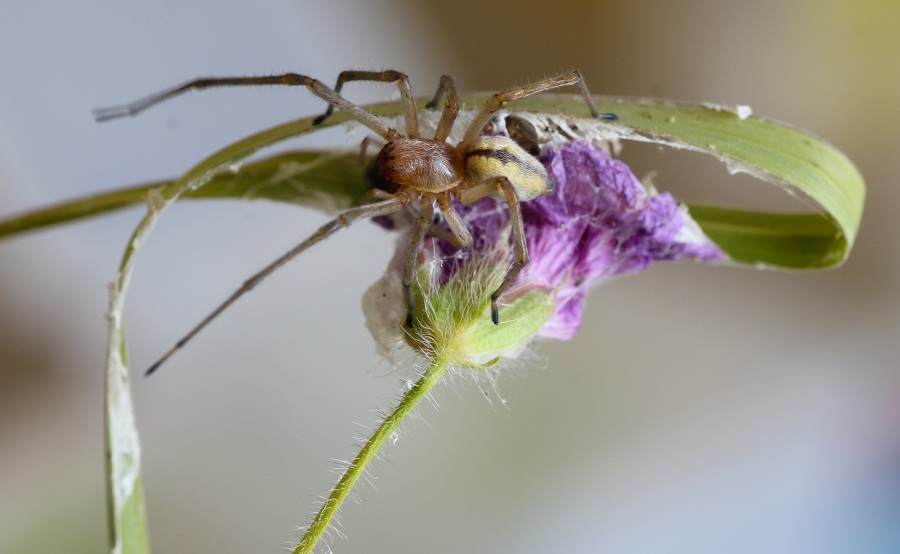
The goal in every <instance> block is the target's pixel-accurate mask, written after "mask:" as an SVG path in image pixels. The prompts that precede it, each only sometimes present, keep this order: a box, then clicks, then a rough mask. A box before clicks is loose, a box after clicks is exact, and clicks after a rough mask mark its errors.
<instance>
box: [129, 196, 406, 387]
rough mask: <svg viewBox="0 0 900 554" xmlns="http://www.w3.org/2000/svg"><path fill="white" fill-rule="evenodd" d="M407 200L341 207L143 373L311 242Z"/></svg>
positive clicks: (393, 198) (394, 208)
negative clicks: (341, 209) (327, 220)
mask: <svg viewBox="0 0 900 554" xmlns="http://www.w3.org/2000/svg"><path fill="white" fill-rule="evenodd" d="M408 202H409V199H408V197H407V196H405V195H396V196H395V195H391V196H390V197H389V198H387V199H385V200H382V201H381V202H378V203H376V204H366V205H363V206H357V207H355V208H350V209H348V210H344V211H343V212H341V213H340V214H338V216H337V217H335V218H334V219H332V220H331V221H329V222H328V223H326V224H325V225H322V226H321V227H319V229H318V230H317V231H316V232H315V233H313V234H312V235H310V236H309V238H307V239H306V240H304V241H303V242H301V243H300V244H298V245H297V246H295V247H294V248H292V249H290V250H289V251H287V252H286V253H285V254H284V255H282V256H281V257H280V258H278V259H277V260H275V261H274V262H272V263H270V264H269V265H267V266H266V267H264V268H263V269H262V270H261V271H259V272H258V273H256V274H255V275H253V276H252V277H250V278H249V279H247V280H246V281H244V283H243V284H242V285H241V287H240V288H239V289H237V290H236V291H234V292H233V293H232V294H231V296H229V297H228V298H227V299H226V300H225V301H224V302H222V304H220V305H219V307H218V308H216V309H215V310H213V311H212V312H211V313H210V314H209V315H208V316H206V317H205V318H204V319H203V321H201V322H200V323H199V324H197V325H196V326H195V327H194V328H193V329H191V331H190V332H189V333H188V334H187V335H185V336H184V337H183V338H181V340H179V341H178V342H177V343H175V346H173V347H172V348H171V349H170V350H169V351H168V352H166V353H165V354H163V356H162V357H161V358H160V359H159V360H157V361H156V363H154V364H153V365H152V366H150V368H149V369H147V371H146V372H145V373H144V375H150V374H151V373H153V372H154V371H156V370H157V368H159V366H161V365H162V364H163V363H165V361H166V360H168V359H169V358H170V357H172V355H173V354H174V353H175V352H177V351H178V350H179V349H181V348H182V347H183V346H184V345H185V344H187V343H188V341H190V340H191V339H192V338H194V336H195V335H196V334H197V333H199V332H200V331H202V330H203V328H204V327H206V326H207V325H208V324H209V323H210V322H211V321H212V320H214V319H215V318H216V317H218V316H219V314H221V313H222V312H223V311H225V309H226V308H228V307H229V306H230V305H231V304H233V303H234V301H235V300H237V299H238V298H240V297H241V296H243V295H244V294H246V293H248V292H250V291H251V290H253V288H254V287H255V286H256V285H258V284H259V283H260V282H261V281H262V280H263V279H265V278H266V277H268V276H269V275H271V274H272V273H274V272H275V270H277V269H278V268H280V267H281V266H283V265H284V264H286V263H287V262H289V261H290V260H291V259H293V258H294V257H296V256H297V255H298V254H300V253H301V252H303V251H304V250H306V249H307V248H309V247H310V246H313V245H314V244H316V243H318V242H320V241H322V240H324V239H326V238H328V237H330V236H331V235H332V234H334V232H335V231H337V230H338V229H343V228H345V227H349V226H350V224H352V223H353V222H355V221H356V220H358V219H364V218H367V217H374V216H379V215H388V214H391V213H394V212H396V211H399V210H401V209H403V208H404V207H405V206H406V205H407V204H408Z"/></svg>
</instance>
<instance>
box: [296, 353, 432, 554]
mask: <svg viewBox="0 0 900 554" xmlns="http://www.w3.org/2000/svg"><path fill="white" fill-rule="evenodd" d="M449 362H450V358H449V356H447V354H446V353H444V352H436V353H435V356H434V357H433V358H432V359H431V365H430V366H429V367H428V369H427V370H425V373H423V374H422V377H420V378H419V380H418V381H416V384H415V385H413V386H412V388H410V389H409V391H408V392H407V393H406V394H405V395H404V396H403V398H402V399H401V400H400V403H399V404H397V407H396V408H394V411H393V412H391V413H390V414H389V415H388V416H387V417H386V418H384V421H382V422H381V424H380V425H379V426H378V429H376V430H375V433H374V434H373V435H372V436H371V437H370V438H369V440H368V441H366V444H365V445H363V447H362V449H361V450H360V451H359V454H357V456H356V459H354V460H353V463H351V464H350V467H349V468H347V471H345V472H344V474H343V475H342V476H341V479H340V480H339V481H338V483H337V485H335V486H334V489H332V491H331V494H330V495H329V496H328V500H326V501H325V504H324V505H323V506H322V508H321V509H320V510H319V513H317V514H316V517H315V518H313V520H312V522H311V523H310V525H309V527H307V529H306V533H304V535H303V538H302V539H301V540H300V544H298V545H297V548H295V549H294V554H310V553H311V552H312V551H313V549H314V548H315V547H316V544H318V542H319V539H321V538H322V535H323V534H324V533H325V531H326V530H327V529H328V526H329V525H331V520H332V519H333V518H334V516H335V515H336V514H337V512H338V510H339V509H340V507H341V505H342V504H343V503H344V500H345V499H346V498H347V496H348V495H349V494H350V491H351V490H352V489H353V486H354V485H355V484H356V482H357V481H358V480H359V478H360V477H361V476H362V475H363V474H364V473H365V471H366V468H367V467H368V466H369V463H370V462H371V461H372V460H373V459H374V458H375V456H376V455H377V454H378V451H379V450H380V449H381V447H382V446H384V443H385V442H386V441H387V440H388V439H389V438H390V437H391V435H393V434H394V432H395V431H396V430H397V427H399V426H400V423H401V422H403V420H404V419H406V416H408V415H409V414H410V412H412V411H413V409H414V408H415V407H416V405H417V404H418V403H419V401H420V400H422V399H423V398H425V396H427V395H428V394H429V393H430V392H431V389H433V388H434V386H435V385H436V384H437V383H438V381H440V379H441V377H443V375H444V372H445V371H446V370H447V367H448V365H449Z"/></svg>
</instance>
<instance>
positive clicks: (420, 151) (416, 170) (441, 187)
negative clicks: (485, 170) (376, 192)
mask: <svg viewBox="0 0 900 554" xmlns="http://www.w3.org/2000/svg"><path fill="white" fill-rule="evenodd" d="M375 178H376V180H377V181H379V182H380V183H382V184H384V185H387V186H388V187H390V188H395V187H397V186H399V185H405V186H408V187H411V188H414V189H416V190H420V191H422V192H443V191H445V190H449V189H452V188H453V187H455V186H457V185H459V183H461V182H462V180H463V160H462V157H461V156H460V155H459V153H458V152H457V150H456V149H455V148H453V146H451V145H449V144H447V143H446V142H443V141H437V140H431V139H422V138H401V139H396V140H392V141H390V142H388V143H387V144H386V145H385V146H384V148H382V149H381V152H379V153H378V156H377V157H376V158H375Z"/></svg>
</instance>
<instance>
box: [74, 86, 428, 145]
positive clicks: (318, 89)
mask: <svg viewBox="0 0 900 554" xmlns="http://www.w3.org/2000/svg"><path fill="white" fill-rule="evenodd" d="M254 85H286V86H294V87H297V86H302V87H306V88H307V89H308V90H309V91H310V92H311V93H313V94H315V95H316V96H318V97H319V98H321V99H322V100H324V101H326V102H328V104H329V108H331V109H333V108H335V107H336V108H337V109H339V110H341V111H342V112H344V113H346V114H347V116H349V117H350V118H352V119H354V120H355V121H358V122H359V123H362V124H363V125H365V126H366V127H368V128H369V129H371V130H372V131H374V132H375V133H377V134H378V135H379V136H380V137H382V138H384V139H386V140H394V139H396V138H399V137H400V136H401V135H400V133H398V132H397V131H396V130H394V129H391V128H390V127H388V125H387V123H385V122H383V121H381V120H380V119H378V118H377V117H375V116H374V115H372V114H370V113H369V112H367V111H365V110H364V109H362V108H360V107H359V106H357V105H356V104H354V103H352V102H350V101H348V100H347V99H345V98H344V97H343V96H341V95H340V94H338V93H337V92H335V91H334V90H331V89H330V88H328V87H327V86H325V85H324V84H322V82H321V81H318V80H316V79H313V78H312V77H307V76H306V75H300V74H298V73H284V74H282V75H268V76H265V77H208V78H207V77H204V78H200V79H194V80H193V81H188V82H186V83H183V84H181V85H178V86H176V87H172V88H170V89H166V90H163V91H161V92H157V93H156V94H151V95H150V96H147V97H145V98H142V99H140V100H137V101H136V102H132V103H130V104H125V105H123V106H113V107H109V108H99V109H96V110H93V112H92V113H93V114H94V118H95V119H96V120H97V121H108V120H110V119H116V118H119V117H127V116H132V115H137V114H138V113H140V112H142V111H144V110H146V109H147V108H150V107H153V106H155V105H157V104H159V103H161V102H165V101H166V100H169V99H171V98H174V97H176V96H179V95H181V94H183V93H185V92H187V91H189V90H194V89H197V90H202V89H207V88H214V87H233V86H254ZM413 107H415V105H413ZM408 125H409V122H408V121H407V126H408ZM416 125H418V123H417V120H416Z"/></svg>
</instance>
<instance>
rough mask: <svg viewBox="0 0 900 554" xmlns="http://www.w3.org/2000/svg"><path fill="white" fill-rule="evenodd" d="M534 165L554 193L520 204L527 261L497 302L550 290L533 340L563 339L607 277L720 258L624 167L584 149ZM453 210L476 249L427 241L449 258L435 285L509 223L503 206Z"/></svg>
mask: <svg viewBox="0 0 900 554" xmlns="http://www.w3.org/2000/svg"><path fill="white" fill-rule="evenodd" d="M541 162H542V163H543V164H544V166H545V167H546V168H547V171H548V173H549V175H550V178H551V179H552V181H553V183H554V189H555V190H554V192H553V193H552V194H548V195H544V196H540V197H538V198H536V199H534V200H532V201H530V202H526V203H523V204H522V216H523V219H524V221H525V233H526V236H527V242H528V251H529V255H530V258H531V261H530V263H529V264H528V265H527V266H525V269H524V270H523V271H522V273H520V274H519V278H518V280H517V282H516V284H515V285H514V287H513V288H512V289H511V290H510V292H508V293H507V294H506V295H505V298H504V300H512V299H514V298H515V297H516V296H517V295H518V294H521V293H522V292H523V291H527V290H532V289H535V288H542V289H545V290H547V291H548V292H552V291H556V300H557V309H556V312H555V313H554V315H553V317H551V319H550V320H549V321H548V322H547V323H546V324H545V325H544V327H543V328H542V329H541V331H540V333H539V334H540V335H541V336H545V337H553V338H558V339H569V338H571V337H572V335H573V334H574V333H575V331H577V330H578V327H579V325H580V323H581V310H582V304H583V301H584V298H585V296H586V295H587V291H588V289H590V288H591V287H593V286H595V285H597V284H599V283H602V282H603V281H605V280H607V279H609V278H611V277H615V276H618V275H627V274H631V273H638V272H641V271H643V270H644V269H646V268H647V267H648V266H649V265H650V263H651V262H654V261H686V260H690V261H702V262H714V261H718V260H721V259H722V258H724V255H723V254H722V251H721V250H719V248H718V247H717V246H716V245H714V244H712V243H711V242H709V241H708V240H707V239H706V238H705V237H704V236H703V235H702V233H700V232H699V229H698V228H697V227H696V226H695V225H694V224H693V222H692V221H691V220H690V218H689V216H688V215H687V213H686V211H685V210H683V209H682V208H681V207H680V206H679V205H678V204H677V203H676V202H675V200H674V199H673V198H672V196H671V195H670V194H668V193H663V194H659V195H651V194H648V192H647V190H646V189H645V187H644V185H642V184H641V182H640V181H638V179H637V178H636V177H635V176H634V174H633V173H632V172H631V170H630V169H629V168H628V166H627V165H625V164H624V163H622V162H620V161H618V160H614V159H612V158H611V157H609V156H608V155H607V154H606V153H605V152H604V151H602V150H601V149H599V148H596V147H594V146H592V145H591V144H590V143H588V142H584V141H577V142H569V143H566V144H564V145H562V146H560V147H558V148H550V149H548V150H547V152H546V153H545V154H544V155H543V156H542V157H541ZM457 208H458V210H459V212H460V215H462V217H463V219H464V220H465V221H466V223H467V224H468V226H469V229H470V230H471V232H472V236H473V237H475V238H476V243H475V245H474V246H473V247H472V249H471V253H470V254H468V255H464V256H462V257H459V256H458V253H457V249H456V248H455V247H454V246H452V245H450V244H448V243H446V242H443V241H437V240H434V245H435V247H436V251H437V252H438V254H439V256H441V257H443V258H449V259H450V262H449V263H444V264H443V265H442V271H443V277H442V280H443V281H446V280H447V279H449V277H450V276H451V275H452V274H454V273H455V272H456V271H458V270H459V267H460V265H461V264H464V263H466V261H467V260H469V259H471V257H473V256H478V252H479V251H482V250H485V249H488V248H492V247H493V244H494V242H495V241H496V240H497V238H498V236H499V234H500V232H501V230H502V229H503V228H504V226H505V225H506V222H507V220H508V219H509V215H508V213H509V212H508V210H507V209H506V206H504V205H502V204H501V203H499V202H497V201H495V200H493V199H484V200H482V201H480V202H477V203H475V204H474V205H472V206H459V205H458V206H457ZM686 221H687V222H689V223H690V225H689V226H686V225H685V223H686Z"/></svg>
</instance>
